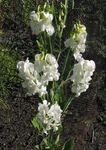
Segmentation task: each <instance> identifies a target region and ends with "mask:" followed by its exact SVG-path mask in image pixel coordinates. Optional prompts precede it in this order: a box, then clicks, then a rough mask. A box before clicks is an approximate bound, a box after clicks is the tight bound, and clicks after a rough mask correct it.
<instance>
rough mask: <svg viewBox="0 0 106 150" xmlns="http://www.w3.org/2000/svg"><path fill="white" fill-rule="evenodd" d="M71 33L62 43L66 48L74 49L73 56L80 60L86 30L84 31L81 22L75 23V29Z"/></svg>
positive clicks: (83, 49) (83, 50) (84, 28)
mask: <svg viewBox="0 0 106 150" xmlns="http://www.w3.org/2000/svg"><path fill="white" fill-rule="evenodd" d="M74 30H75V31H74V33H73V35H71V37H70V38H69V39H67V40H66V41H65V42H64V44H65V47H66V48H68V47H70V48H71V49H73V51H74V58H75V59H76V60H77V61H80V60H81V59H82V54H81V53H84V52H85V48H86V45H85V43H86V37H87V32H86V27H85V26H84V25H81V24H76V26H75V29H74Z"/></svg>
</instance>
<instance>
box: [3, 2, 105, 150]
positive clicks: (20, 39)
mask: <svg viewBox="0 0 106 150" xmlns="http://www.w3.org/2000/svg"><path fill="white" fill-rule="evenodd" d="M10 8H11V7H9V9H10ZM4 11H6V10H5V9H4ZM17 12H18V10H17V11H16V14H17ZM105 13H106V1H105V0H93V1H92V0H80V2H78V1H77V2H76V1H75V9H74V10H69V19H70V22H71V21H72V20H76V19H80V20H81V22H82V23H84V24H85V26H86V27H87V32H88V37H87V48H86V53H85V54H84V58H86V59H92V60H94V61H95V63H96V71H95V73H94V76H93V80H92V81H91V85H90V87H89V89H88V90H87V92H86V93H83V94H82V95H81V96H80V97H79V98H76V99H75V100H74V101H73V102H72V104H71V106H70V108H69V112H71V113H69V114H68V115H67V117H66V118H65V121H64V123H63V124H64V131H63V134H62V141H63V142H64V141H65V140H66V139H68V138H69V137H72V138H74V140H75V148H74V150H106V68H105V67H106V15H105ZM16 14H15V15H16ZM15 17H16V18H15V21H16V22H13V21H11V20H10V19H4V20H3V24H2V28H3V29H4V30H5V33H6V37H3V38H5V40H4V41H5V42H4V43H6V42H7V44H10V46H11V47H12V48H14V49H15V48H16V47H18V49H20V54H21V56H22V58H26V57H27V56H29V57H30V58H31V57H32V55H33V53H31V52H29V48H34V47H35V45H34V40H35V38H34V37H32V36H31V34H30V29H29V28H25V26H24V24H23V23H22V22H21V19H20V15H18V16H15ZM20 22H21V23H20ZM13 36H15V40H16V43H14V42H13V41H12V42H10V43H8V40H11V39H12V37H13ZM12 40H14V39H12ZM1 42H3V40H1ZM9 90H10V94H9V97H8V99H7V105H6V107H5V109H2V108H0V150H34V145H35V144H36V143H38V142H39V140H38V139H37V138H36V130H35V129H34V128H33V126H32V124H31V120H32V118H33V116H34V115H35V114H36V112H37V102H38V97H37V96H32V97H27V96H25V94H24V91H23V89H22V87H21V84H17V85H15V86H13V87H11V88H10V89H9ZM67 91H68V92H69V89H68V88H67Z"/></svg>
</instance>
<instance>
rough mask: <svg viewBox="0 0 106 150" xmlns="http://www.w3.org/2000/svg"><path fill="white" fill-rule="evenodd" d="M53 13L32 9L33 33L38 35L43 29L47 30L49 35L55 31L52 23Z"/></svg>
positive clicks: (31, 22) (31, 24)
mask: <svg viewBox="0 0 106 150" xmlns="http://www.w3.org/2000/svg"><path fill="white" fill-rule="evenodd" d="M52 20H53V15H52V14H50V13H48V12H44V11H41V12H37V13H35V11H32V12H31V14H30V26H31V29H32V33H33V34H36V35H38V34H39V33H41V32H42V31H46V32H47V34H48V35H49V36H51V35H52V34H53V33H54V27H53V25H52Z"/></svg>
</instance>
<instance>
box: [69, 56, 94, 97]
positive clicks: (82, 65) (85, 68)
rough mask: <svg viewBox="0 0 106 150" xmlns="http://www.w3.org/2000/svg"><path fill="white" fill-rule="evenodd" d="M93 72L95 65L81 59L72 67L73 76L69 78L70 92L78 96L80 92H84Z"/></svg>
mask: <svg viewBox="0 0 106 150" xmlns="http://www.w3.org/2000/svg"><path fill="white" fill-rule="evenodd" d="M94 71H95V63H94V61H93V60H90V61H89V60H84V59H81V60H80V61H79V62H78V63H77V64H75V65H74V68H73V75H72V76H71V81H72V82H73V84H72V92H73V93H76V96H79V95H80V94H81V93H82V92H85V91H86V90H87V89H88V87H89V84H90V83H89V81H90V80H91V79H92V78H91V76H92V75H93V72H94Z"/></svg>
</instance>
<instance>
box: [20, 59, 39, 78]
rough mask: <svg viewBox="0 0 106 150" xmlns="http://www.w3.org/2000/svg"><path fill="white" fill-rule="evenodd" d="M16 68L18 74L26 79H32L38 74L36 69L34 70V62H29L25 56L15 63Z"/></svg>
mask: <svg viewBox="0 0 106 150" xmlns="http://www.w3.org/2000/svg"><path fill="white" fill-rule="evenodd" d="M17 69H18V70H19V76H20V77H21V78H26V79H32V80H33V79H34V78H36V77H37V76H38V74H37V72H36V70H34V64H33V63H30V62H29V59H28V58H27V59H26V61H19V62H18V64H17Z"/></svg>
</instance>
